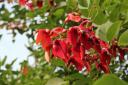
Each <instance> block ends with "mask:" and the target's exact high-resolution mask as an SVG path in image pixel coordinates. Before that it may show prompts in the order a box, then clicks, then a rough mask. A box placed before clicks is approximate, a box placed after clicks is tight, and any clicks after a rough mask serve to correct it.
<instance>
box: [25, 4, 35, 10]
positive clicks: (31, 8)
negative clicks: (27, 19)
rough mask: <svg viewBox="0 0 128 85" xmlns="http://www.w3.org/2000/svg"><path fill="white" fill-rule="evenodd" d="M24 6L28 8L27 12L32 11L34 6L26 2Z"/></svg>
mask: <svg viewBox="0 0 128 85" xmlns="http://www.w3.org/2000/svg"><path fill="white" fill-rule="evenodd" d="M26 6H27V7H28V9H29V10H31V11H34V6H33V3H32V2H27V3H26Z"/></svg>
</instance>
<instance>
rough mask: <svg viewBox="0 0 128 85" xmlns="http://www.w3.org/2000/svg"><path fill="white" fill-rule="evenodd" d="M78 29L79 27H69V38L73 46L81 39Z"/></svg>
mask: <svg viewBox="0 0 128 85" xmlns="http://www.w3.org/2000/svg"><path fill="white" fill-rule="evenodd" d="M77 30H78V27H71V28H69V31H68V34H67V39H68V41H69V42H70V43H71V44H72V45H73V46H76V44H77V42H78V40H79V34H78V31H77Z"/></svg>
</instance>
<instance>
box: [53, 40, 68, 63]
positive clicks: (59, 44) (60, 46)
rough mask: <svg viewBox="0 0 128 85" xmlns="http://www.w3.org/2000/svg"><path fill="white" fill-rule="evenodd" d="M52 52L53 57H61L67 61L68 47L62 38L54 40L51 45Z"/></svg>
mask: <svg viewBox="0 0 128 85" xmlns="http://www.w3.org/2000/svg"><path fill="white" fill-rule="evenodd" d="M52 53H53V55H54V56H55V57H58V58H60V59H62V60H63V61H64V62H66V63H68V60H69V57H68V48H67V44H66V43H65V41H64V40H55V41H54V43H53V47H52Z"/></svg>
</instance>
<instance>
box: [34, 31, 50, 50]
mask: <svg viewBox="0 0 128 85" xmlns="http://www.w3.org/2000/svg"><path fill="white" fill-rule="evenodd" d="M36 43H37V44H38V43H41V44H42V48H43V49H44V50H45V51H47V50H50V48H51V45H52V40H51V38H50V35H49V30H47V29H46V30H43V29H41V30H38V34H37V38H36Z"/></svg>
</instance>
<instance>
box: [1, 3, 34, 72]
mask: <svg viewBox="0 0 128 85" xmlns="http://www.w3.org/2000/svg"><path fill="white" fill-rule="evenodd" d="M4 4H6V8H8V9H9V10H10V11H11V10H12V9H11V6H13V5H14V4H15V3H14V4H7V3H6V2H5V3H4ZM1 5H2V4H1V3H0V7H1ZM0 34H2V35H3V36H2V38H1V40H0V59H3V58H4V57H5V56H7V57H8V58H7V62H6V63H10V62H11V61H12V60H14V59H15V58H17V61H16V63H15V64H14V65H13V69H14V70H17V69H19V68H20V66H19V63H20V62H22V61H23V60H26V59H27V56H28V55H29V54H30V52H29V51H28V50H27V48H26V47H25V45H26V44H28V39H27V37H26V36H25V34H23V35H21V34H19V33H18V32H17V36H16V37H15V40H16V41H15V43H13V42H12V34H11V30H6V29H0ZM29 61H31V62H30V64H33V62H34V60H33V58H29Z"/></svg>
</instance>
